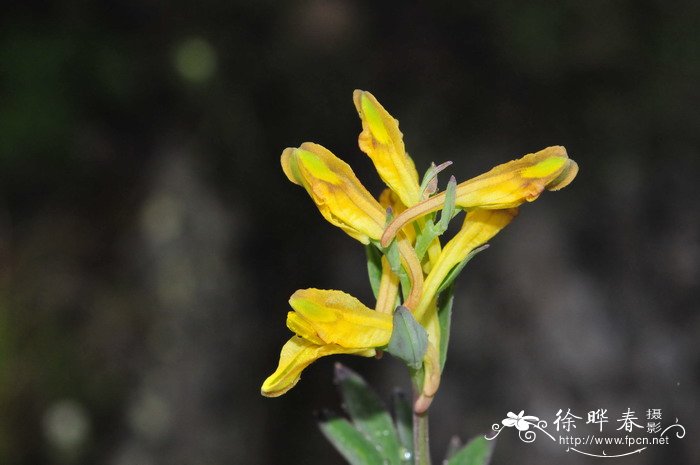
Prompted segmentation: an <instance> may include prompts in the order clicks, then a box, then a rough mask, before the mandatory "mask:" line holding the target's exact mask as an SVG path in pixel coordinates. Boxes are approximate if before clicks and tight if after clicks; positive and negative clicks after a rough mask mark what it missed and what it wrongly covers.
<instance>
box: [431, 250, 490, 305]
mask: <svg viewBox="0 0 700 465" xmlns="http://www.w3.org/2000/svg"><path fill="white" fill-rule="evenodd" d="M488 248H489V245H488V244H484V245H482V246H481V247H477V248H476V249H474V250H472V251H471V252H469V255H467V258H465V259H464V260H462V261H461V262H460V263H459V264H458V265H456V266H455V267H454V268H452V269H451V270H450V272H449V273H448V274H447V276H446V277H445V279H444V280H443V281H442V283H441V284H440V287H439V288H438V290H437V293H438V294H439V293H440V292H442V291H444V290H445V289H447V287H448V286H450V285H451V284H452V283H453V282H454V280H455V279H456V278H457V276H459V273H461V272H462V269H463V268H464V266H465V265H466V264H467V263H469V260H471V259H472V258H474V255H476V254H478V253H479V252H481V251H482V250H486V249H488Z"/></svg>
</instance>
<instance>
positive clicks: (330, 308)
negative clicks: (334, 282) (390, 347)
mask: <svg viewBox="0 0 700 465" xmlns="http://www.w3.org/2000/svg"><path fill="white" fill-rule="evenodd" d="M289 304H290V305H291V306H292V308H293V309H294V310H296V312H297V314H299V316H300V317H301V318H302V319H303V320H304V321H305V323H306V324H307V325H308V327H311V328H313V330H314V331H315V334H316V335H318V337H319V338H320V339H321V340H323V342H324V343H326V344H337V345H339V346H341V347H345V348H348V349H362V348H365V349H366V348H372V347H381V346H385V345H387V344H388V343H389V339H390V338H391V330H392V317H391V315H390V314H385V313H379V312H376V311H374V310H371V309H369V308H367V307H366V306H364V305H363V304H362V302H360V301H359V300H357V299H356V298H355V297H353V296H351V295H350V294H346V293H345V292H342V291H335V290H323V289H302V290H299V291H297V292H295V293H294V294H293V295H292V297H291V298H290V299H289Z"/></svg>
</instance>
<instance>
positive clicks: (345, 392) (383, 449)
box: [335, 363, 401, 465]
mask: <svg viewBox="0 0 700 465" xmlns="http://www.w3.org/2000/svg"><path fill="white" fill-rule="evenodd" d="M335 383H336V384H337V385H338V387H339V389H340V394H341V396H342V398H343V405H344V407H345V410H346V411H347V412H348V415H349V416H350V419H351V420H352V422H353V424H354V425H355V428H357V430H358V431H360V432H361V433H363V434H364V436H365V437H366V438H367V439H368V440H369V442H370V443H371V444H372V445H373V447H374V448H375V450H377V451H378V452H379V454H380V455H381V456H382V457H383V458H384V459H385V460H386V463H388V464H394V465H397V464H399V458H400V449H401V447H400V445H399V439H398V435H397V433H396V429H395V428H394V423H393V422H392V420H391V415H389V412H387V410H386V408H385V407H384V405H383V404H382V401H381V400H380V399H379V397H378V396H377V394H376V393H375V392H374V391H373V390H372V389H371V388H370V387H369V386H368V385H367V383H366V382H365V380H364V379H362V377H361V376H360V375H358V374H357V373H355V372H354V371H352V370H350V369H349V368H347V367H345V366H343V365H341V364H340V363H336V364H335Z"/></svg>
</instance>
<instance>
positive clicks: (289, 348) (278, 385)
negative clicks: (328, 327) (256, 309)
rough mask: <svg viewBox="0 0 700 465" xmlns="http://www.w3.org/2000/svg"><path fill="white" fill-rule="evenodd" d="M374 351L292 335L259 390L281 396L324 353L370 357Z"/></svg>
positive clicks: (270, 395)
mask: <svg viewBox="0 0 700 465" xmlns="http://www.w3.org/2000/svg"><path fill="white" fill-rule="evenodd" d="M374 353H375V351H374V350H363V349H347V348H345V347H340V346H337V345H324V346H318V345H316V344H313V343H312V342H309V341H307V340H304V339H302V338H300V337H298V336H294V337H293V338H291V339H290V340H289V341H287V343H286V344H285V345H284V346H283V347H282V351H281V353H280V361H279V365H278V366H277V370H275V372H274V373H273V374H271V375H270V376H268V377H267V379H266V380H265V381H264V382H263V385H262V388H261V389H260V392H261V394H262V395H264V396H266V397H277V396H281V395H282V394H284V393H285V392H287V391H289V390H290V389H291V388H293V387H294V385H295V384H296V383H297V382H298V381H299V378H301V372H302V370H304V368H306V367H307V366H309V365H310V364H311V363H313V362H314V361H316V360H318V359H319V358H321V357H324V356H326V355H333V354H356V355H362V356H364V357H372V356H374Z"/></svg>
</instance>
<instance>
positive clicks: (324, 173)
mask: <svg viewBox="0 0 700 465" xmlns="http://www.w3.org/2000/svg"><path fill="white" fill-rule="evenodd" d="M281 161H282V169H283V171H284V173H285V174H286V175H287V178H289V180H290V181H292V182H293V183H295V184H298V185H300V186H302V187H304V188H305V189H306V190H307V192H308V193H309V195H310V196H311V198H312V199H313V201H314V203H315V204H316V206H317V207H318V209H319V211H320V212H321V214H322V215H323V217H324V218H325V219H326V220H328V221H329V222H330V223H331V224H334V225H335V226H338V227H340V228H341V229H342V230H343V231H345V232H346V233H347V234H348V235H350V236H351V237H353V238H355V239H357V240H358V241H360V242H362V243H363V244H368V243H369V241H370V239H377V238H379V237H380V236H381V233H382V231H383V229H384V222H385V219H386V212H385V211H384V209H383V208H382V207H381V205H379V202H377V200H376V199H375V198H374V197H372V195H371V194H370V193H369V192H368V191H367V189H365V187H364V186H363V185H362V184H361V183H360V181H359V180H358V179H357V177H356V176H355V173H354V172H353V171H352V168H350V166H349V165H348V164H347V163H345V162H344V161H342V160H341V159H340V158H338V157H336V156H335V155H333V154H332V153H331V152H330V151H328V150H327V149H325V148H324V147H322V146H320V145H318V144H313V143H310V142H305V143H304V144H302V145H301V147H299V148H288V149H285V151H284V152H282V160H281Z"/></svg>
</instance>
